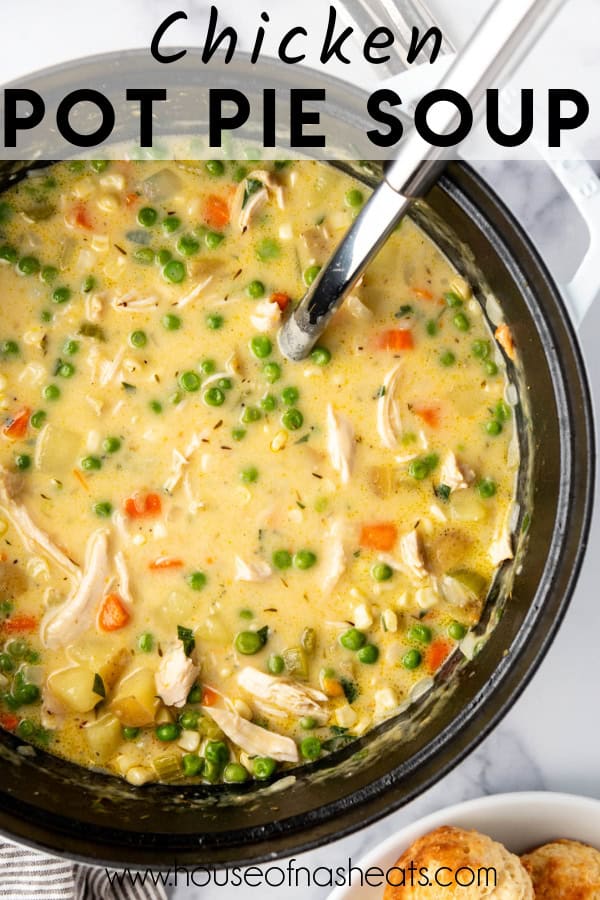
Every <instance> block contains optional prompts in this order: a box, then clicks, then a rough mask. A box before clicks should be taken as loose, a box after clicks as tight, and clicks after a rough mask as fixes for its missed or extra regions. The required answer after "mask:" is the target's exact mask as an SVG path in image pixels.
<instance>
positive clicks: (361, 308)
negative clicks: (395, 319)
mask: <svg viewBox="0 0 600 900" xmlns="http://www.w3.org/2000/svg"><path fill="white" fill-rule="evenodd" d="M345 305H346V309H347V310H348V312H349V313H350V315H351V316H352V317H353V318H355V319H362V320H363V321H365V322H366V321H368V320H369V319H372V318H373V313H372V312H371V310H370V309H369V307H368V306H365V304H364V303H363V302H362V300H361V299H360V297H359V296H358V294H350V296H349V297H348V299H347V300H346V304H345Z"/></svg>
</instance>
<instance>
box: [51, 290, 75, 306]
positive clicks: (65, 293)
mask: <svg viewBox="0 0 600 900" xmlns="http://www.w3.org/2000/svg"><path fill="white" fill-rule="evenodd" d="M70 299H71V290H70V288H68V287H58V288H56V290H55V291H54V292H53V294H52V302H53V303H67V302H68V301H69V300H70Z"/></svg>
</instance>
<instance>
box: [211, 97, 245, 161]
mask: <svg viewBox="0 0 600 900" xmlns="http://www.w3.org/2000/svg"><path fill="white" fill-rule="evenodd" d="M225 102H230V103H235V105H236V106H237V111H236V112H235V113H234V114H233V115H231V116H226V115H224V114H223V103H225ZM249 116H250V102H249V100H248V98H247V97H246V95H245V94H242V92H241V91H236V90H234V89H233V88H214V89H213V90H211V91H209V96H208V118H209V145H210V146H211V147H220V146H221V141H222V138H223V131H234V130H235V129H236V128H241V127H242V125H244V123H245V122H247V121H248V118H249Z"/></svg>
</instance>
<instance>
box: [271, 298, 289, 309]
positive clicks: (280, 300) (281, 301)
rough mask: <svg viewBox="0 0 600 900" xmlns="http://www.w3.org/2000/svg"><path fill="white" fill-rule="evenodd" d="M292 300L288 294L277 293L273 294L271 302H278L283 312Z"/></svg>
mask: <svg viewBox="0 0 600 900" xmlns="http://www.w3.org/2000/svg"><path fill="white" fill-rule="evenodd" d="M289 302H290V298H289V297H288V295H287V294H281V293H275V294H271V303H276V304H277V306H278V307H279V309H280V310H281V312H284V310H285V309H286V307H287V305H288V303H289Z"/></svg>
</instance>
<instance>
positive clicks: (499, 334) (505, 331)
mask: <svg viewBox="0 0 600 900" xmlns="http://www.w3.org/2000/svg"><path fill="white" fill-rule="evenodd" d="M494 337H495V338H496V340H497V341H498V343H499V344H500V346H501V347H502V349H503V350H504V352H505V353H506V355H507V356H508V358H509V359H512V360H513V361H514V358H515V342H514V340H513V336H512V332H511V330H510V328H509V327H508V325H506V324H505V323H503V324H502V325H498V327H497V328H496V331H495V333H494Z"/></svg>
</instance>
